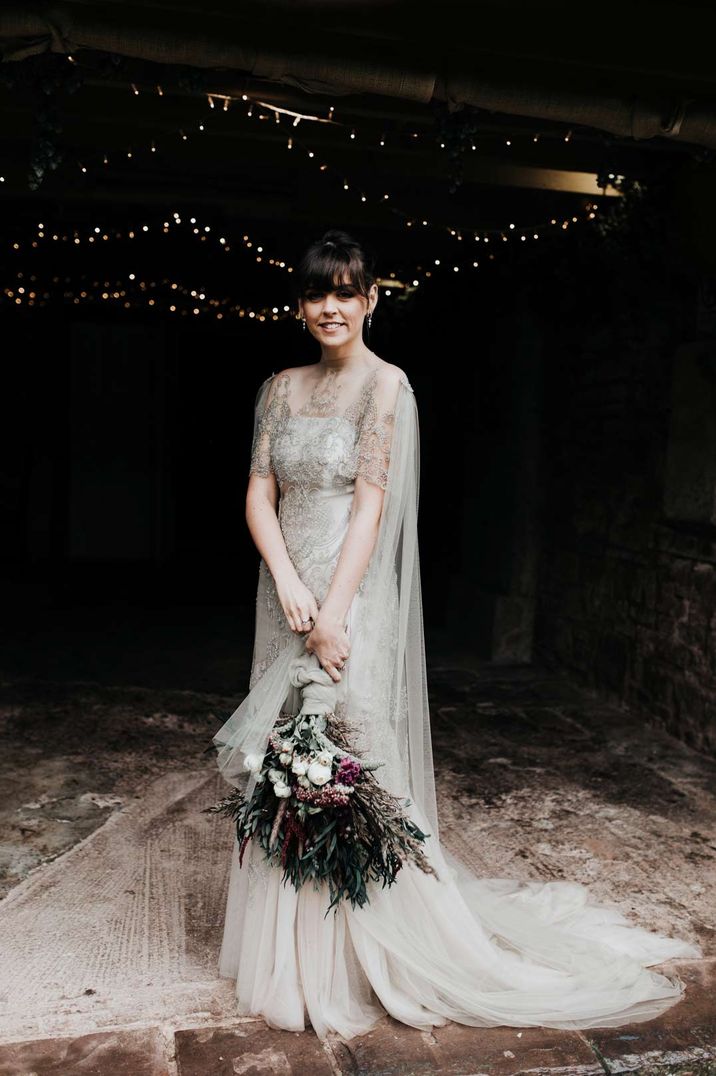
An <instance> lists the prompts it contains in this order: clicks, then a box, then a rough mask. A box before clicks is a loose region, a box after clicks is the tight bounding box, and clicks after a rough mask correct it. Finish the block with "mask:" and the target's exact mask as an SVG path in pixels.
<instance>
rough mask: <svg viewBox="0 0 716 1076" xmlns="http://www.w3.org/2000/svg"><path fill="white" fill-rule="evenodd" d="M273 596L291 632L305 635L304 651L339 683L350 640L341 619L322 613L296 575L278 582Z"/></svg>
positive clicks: (326, 612) (348, 651)
mask: <svg viewBox="0 0 716 1076" xmlns="http://www.w3.org/2000/svg"><path fill="white" fill-rule="evenodd" d="M276 593H277V594H278V598H279V601H280V602H281V606H282V608H283V611H284V614H285V616H286V620H287V621H288V624H289V627H290V628H291V631H294V632H296V634H297V635H306V636H307V638H306V650H307V651H308V653H309V654H315V655H316V657H317V658H318V662H319V664H320V665H321V668H323V669H325V670H326V672H327V673H328V675H329V676H330V677H331V679H332V680H335V681H336V682H337V681H339V680H340V679H341V673H340V669H341V668H342V667H343V665H344V663H345V661H346V660H347V658H348V655H349V653H350V639H349V638H348V633H347V632H346V630H345V628H344V626H343V619H342V618H339V617H337V616H335V615H334V614H333V613H332V612H331V610H330V609H324V610H321V612H320V613H319V609H318V604H317V602H316V599H315V598H314V596H313V594H312V593H311V591H310V590H309V589H308V587H307V586H306V585H305V583H303V582H302V580H301V578H300V577H299V576H298V575H295V576H288V577H286V578H284V579H280V580H277V582H276ZM309 618H311V619H309Z"/></svg>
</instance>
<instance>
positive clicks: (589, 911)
mask: <svg viewBox="0 0 716 1076" xmlns="http://www.w3.org/2000/svg"><path fill="white" fill-rule="evenodd" d="M373 362H374V365H370V366H367V367H366V368H365V370H363V371H360V372H359V374H358V376H356V375H355V374H354V373H350V372H343V371H323V370H322V369H320V368H319V367H318V366H317V367H316V370H315V373H316V374H318V373H320V374H321V375H322V376H321V377H320V378H317V380H316V382H315V387H314V389H313V391H312V392H310V393H308V394H305V390H304V394H305V399H301V398H299V394H298V389H297V384H296V383H295V378H294V377H293V376H292V375H291V372H290V371H287V372H285V373H283V374H280V375H274V376H272V377H271V378H268V379H267V380H266V381H265V382H264V383H263V385H262V386H261V387H260V389H259V392H258V395H257V398H256V410H255V423H254V440H253V446H252V458H251V471H252V472H254V473H257V474H263V475H267V474H272V473H273V474H274V475H275V476H276V479H277V482H278V485H279V489H280V494H281V496H280V501H279V508H278V515H279V522H280V525H281V528H282V533H283V535H284V538H285V541H286V547H287V549H288V552H289V555H290V557H291V559H292V561H293V564H294V566H295V567H296V570H297V572H298V574H299V576H300V578H301V579H302V580H303V581H304V583H305V584H306V585H307V586H308V587H309V588H310V589H311V591H312V592H313V594H314V595H315V597H316V600H317V602H318V604H319V606H320V604H321V603H322V601H323V600H324V598H325V596H326V594H327V592H328V588H329V585H330V581H331V578H332V575H333V571H334V570H335V566H336V562H337V559H338V556H339V554H340V550H341V547H342V543H343V540H344V538H345V534H346V531H347V528H348V524H349V519H350V511H351V506H352V501H353V495H354V492H355V483H356V481H357V479H358V477H359V476H361V477H362V478H363V479H365V480H367V481H369V482H373V483H374V484H376V485H378V486H380V488H382V489H383V490H384V491H385V492H384V501H383V511H382V516H381V522H380V530H379V534H378V539H377V541H376V545H375V547H374V550H373V553H372V555H371V559H370V563H369V565H368V568H367V570H366V573H365V575H364V577H363V579H362V580H361V582H360V585H359V587H358V590H357V591H356V594H355V597H354V599H353V602H352V604H351V607H350V610H349V613H348V618H347V623H346V628H347V631H348V634H349V636H350V639H351V651H350V656H349V658H348V661H347V662H346V666H345V669H344V672H343V677H342V680H341V682H340V687H339V691H338V703H337V708H336V709H337V712H340V714H341V716H342V717H344V718H345V719H346V720H348V721H349V722H350V724H351V726H352V727H353V729H354V732H355V735H354V743H355V746H356V749H357V750H358V752H359V753H363V754H364V755H366V756H370V758H376V757H378V758H380V759H382V760H383V761H384V765H383V766H382V767H381V768H380V769H379V770H377V771H376V777H377V778H378V779H379V780H381V781H382V782H383V783H384V785H385V787H387V788H388V789H389V790H390V791H391V792H393V793H394V794H395V795H398V796H404V797H409V798H410V799H411V801H412V804H411V806H410V807H409V808H408V811H409V813H410V815H411V817H412V818H413V819H414V821H415V822H416V823H417V824H418V825H419V826H420V828H421V829H422V830H423V831H424V832H427V833H429V834H430V836H429V837H428V840H427V841H426V845H425V850H426V853H427V855H428V857H429V859H430V861H431V862H432V864H433V866H434V867H435V869H436V871H437V874H438V876H439V877H438V878H435V877H434V876H432V875H430V874H426V873H424V872H423V871H421V870H420V869H419V868H417V867H416V866H415V865H414V864H411V863H409V862H408V863H406V864H405V865H404V866H403V867H402V868H401V870H400V871H399V872H398V877H397V880H396V882H395V883H394V884H393V885H392V886H389V887H385V888H382V887H381V886H380V885H379V884H377V883H369V886H368V890H369V893H370V901H369V903H368V904H365V905H364V906H363V907H356V908H353V907H352V906H351V904H350V902H349V901H342V902H341V904H340V905H339V906H338V908H337V910H335V911H330V912H329V913H328V915H326V911H327V908H328V903H329V897H328V888H327V886H326V885H322V886H321V887H320V889H319V890H317V889H315V888H314V886H313V885H312V884H307V885H304V886H303V887H302V888H301V889H300V890H298V891H297V890H296V889H294V887H293V886H292V885H291V883H290V882H287V883H285V884H284V883H283V882H282V871H281V870H280V868H277V867H276V866H274V865H272V864H270V863H268V862H267V861H266V859H265V858H264V853H263V851H262V850H261V849H260V848H258V847H257V846H255V845H254V843H253V842H250V843H249V845H248V847H247V849H246V851H245V853H244V860H243V866H242V867H241V868H240V867H239V863H238V852H239V850H238V845H235V847H234V852H233V860H232V864H231V874H230V882H229V893H228V899H227V904H226V918H225V923H224V934H223V941H222V947H221V953H220V957H219V971H220V974H221V975H222V976H227V977H230V978H232V979H233V980H235V982H236V995H237V1011H238V1012H239V1013H241V1014H244V1015H250V1014H253V1015H260V1016H263V1017H264V1019H265V1020H266V1022H267V1023H268V1024H269V1025H270V1026H272V1027H277V1028H286V1029H289V1030H294V1031H297V1030H303V1029H304V1028H305V1027H306V1026H307V1025H308V1023H309V1022H310V1025H311V1026H312V1027H313V1029H314V1030H315V1032H316V1034H317V1035H318V1036H319V1037H321V1038H325V1037H326V1035H328V1034H329V1033H338V1034H340V1035H342V1036H343V1037H344V1038H350V1037H352V1036H354V1035H356V1034H360V1033H362V1032H365V1031H367V1030H368V1029H369V1028H370V1027H372V1026H373V1025H374V1024H375V1023H376V1021H378V1020H379V1019H380V1018H381V1017H383V1016H384V1015H385V1013H386V1012H388V1013H390V1014H391V1015H392V1016H394V1017H395V1018H396V1019H398V1020H400V1021H402V1022H404V1023H405V1024H409V1025H411V1026H413V1027H416V1028H421V1029H425V1030H428V1029H430V1028H431V1027H433V1026H435V1025H441V1024H445V1023H446V1022H447V1021H448V1020H455V1021H458V1022H460V1023H463V1024H468V1025H473V1026H476V1027H486V1026H494V1025H509V1026H513V1027H526V1026H545V1027H555V1028H569V1029H576V1028H589V1027H605V1026H618V1025H621V1024H624V1023H629V1022H633V1021H641V1020H648V1019H652V1018H653V1017H655V1016H658V1015H659V1014H660V1013H661V1012H663V1011H664V1010H665V1009H667V1008H669V1007H670V1006H671V1005H673V1004H674V1002H676V1001H678V1000H679V998H680V997H681V995H682V993H683V989H684V986H683V983H682V981H681V980H680V979H679V977H678V976H677V975H670V976H669V975H666V974H664V973H661V972H658V971H654V970H652V969H653V966H654V965H657V964H659V963H661V962H662V961H665V960H669V959H672V958H677V957H678V958H697V957H700V956H701V952H700V950H699V949H698V948H697V947H696V946H694V945H692V944H690V943H689V942H687V941H682V940H678V939H672V938H668V937H663V936H660V935H658V934H655V933H653V932H650V931H647V930H644V929H642V928H641V927H638V926H636V925H634V924H632V923H630V922H629V921H628V920H627V919H626V917H625V916H624V915H623V914H622V913H621V912H619V911H618V910H617V909H616V908H613V907H610V906H607V905H600V904H597V903H595V902H593V901H592V900H591V899H590V895H589V891H588V889H587V888H586V887H585V886H582V885H580V884H577V883H571V882H559V881H558V882H555V881H549V882H539V881H533V882H528V883H519V882H516V881H512V880H510V879H486V878H479V877H477V876H476V875H475V874H474V873H473V872H472V871H471V870H470V869H469V868H468V867H467V866H466V865H464V864H462V863H461V862H460V861H459V860H457V859H456V858H455V857H454V856H453V855H452V854H451V853H450V852H449V851H448V850H447V849H446V848H445V847H443V846H442V845H441V843H440V839H439V828H438V818H437V810H436V805H435V785H434V772H433V761H432V751H431V743H430V715H429V710H428V696H427V683H426V671H425V651H424V633H423V619H422V606H421V588H420V567H419V557H418V544H417V509H418V488H419V433H418V415H417V407H416V402H415V397H414V394H413V391H412V388H411V386H410V383H409V381H408V379H407V377H406V376H405V374H404V373H403V372H402V371H401V370H399V369H398V368H396V367H393V366H390V365H389V364H381V365H378V364H377V363H376V360H373ZM304 646H305V643H304V640H303V639H302V637H300V636H296V635H294V634H293V633H292V632H291V631H290V629H289V627H288V624H287V622H286V620H285V617H284V615H283V612H282V609H281V606H280V603H279V601H278V596H277V594H276V589H275V585H274V582H273V579H272V578H271V575H270V573H269V571H268V569H267V567H266V564H265V563H264V561H263V560H262V561H261V563H260V566H259V579H258V591H257V603H256V634H255V643H254V653H253V661H252V669H251V676H250V681H249V693H248V695H247V696H246V698H245V699H244V700H243V701H242V703H241V705H240V706H239V707H238V708H237V710H236V711H235V712H234V714H232V715H231V717H230V718H229V720H228V721H227V722H226V723H225V724H224V725H223V726H222V728H221V729H220V730H219V732H218V733H217V735H216V736H215V737H214V742H215V744H216V747H217V749H218V763H219V766H220V768H221V770H222V773H223V774H224V775H225V776H226V778H227V780H229V781H230V782H231V783H233V784H237V785H240V786H242V787H245V789H246V791H247V794H250V793H251V791H252V788H253V784H252V778H250V776H249V775H248V774H247V773H246V771H245V770H244V769H243V759H244V757H245V755H246V754H247V753H256V752H258V753H263V750H264V746H265V742H266V737H267V735H268V732H269V731H270V729H271V727H272V725H273V722H274V720H275V719H276V718H277V717H278V714H279V712H280V711H281V710H282V709H288V710H289V711H290V712H291V713H295V712H297V709H298V705H299V698H298V695H297V692H296V689H295V688H292V687H291V686H290V683H289V680H288V674H287V670H288V666H289V664H290V662H291V660H292V659H293V658H294V657H295V656H296V655H297V654H298V653H300V652H301V649H302V648H303V647H304Z"/></svg>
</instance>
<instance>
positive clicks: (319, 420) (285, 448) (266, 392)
mask: <svg viewBox="0 0 716 1076" xmlns="http://www.w3.org/2000/svg"><path fill="white" fill-rule="evenodd" d="M396 372H397V373H396ZM398 381H402V383H403V384H404V385H405V386H406V388H408V389H410V391H411V392H412V386H411V385H410V383H409V381H408V379H407V377H406V376H405V374H404V373H403V372H402V370H399V369H398V368H397V367H392V366H387V364H386V369H385V370H383V369H381V368H380V367H372V368H371V369H369V370H368V371H367V373H366V374H365V375H364V376H363V377H362V378H358V379H353V380H352V381H350V380H347V379H343V378H342V375H341V373H340V372H339V371H337V370H328V371H327V372H326V373H325V374H324V375H323V376H322V377H321V378H319V379H317V380H315V382H314V384H313V388H312V390H311V391H310V392H309V394H308V396H307V398H306V399H305V402H303V403H301V402H300V401H299V400H296V399H295V397H296V395H297V389H296V387H295V386H294V378H293V377H292V376H291V374H290V373H289V372H288V371H284V372H283V373H281V374H272V375H271V377H269V378H267V379H266V381H264V383H263V385H262V386H261V388H260V389H259V393H258V397H257V408H256V421H255V428H254V440H253V445H252V449H251V465H250V468H249V473H251V474H259V475H264V476H265V475H269V474H271V473H273V474H275V476H276V479H277V482H278V485H279V488H280V490H281V492H282V493H283V492H284V490H285V488H286V487H287V486H288V485H292V484H297V485H301V486H303V487H305V488H306V489H310V488H313V489H324V490H325V489H330V488H337V489H340V488H341V487H344V486H346V485H349V484H350V483H352V482H353V481H354V480H355V478H356V477H357V476H358V475H359V474H360V475H362V476H363V477H364V478H366V479H367V480H368V481H369V482H374V483H375V484H376V485H379V486H380V487H381V488H382V489H385V486H386V483H387V479H388V464H389V457H390V441H391V436H392V426H393V420H394V417H395V416H394V412H393V407H394V404H395V396H396V390H397V382H398Z"/></svg>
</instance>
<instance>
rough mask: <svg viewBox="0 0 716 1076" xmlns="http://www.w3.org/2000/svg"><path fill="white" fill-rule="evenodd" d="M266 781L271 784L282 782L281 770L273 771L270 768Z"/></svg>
mask: <svg viewBox="0 0 716 1076" xmlns="http://www.w3.org/2000/svg"><path fill="white" fill-rule="evenodd" d="M268 779H269V781H271V782H273V783H275V782H276V781H283V770H275V769H273V767H272V768H271V769H270V770H269V772H268Z"/></svg>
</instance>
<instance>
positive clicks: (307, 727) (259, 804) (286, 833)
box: [204, 670, 438, 914]
mask: <svg viewBox="0 0 716 1076" xmlns="http://www.w3.org/2000/svg"><path fill="white" fill-rule="evenodd" d="M303 671H304V673H305V670H303ZM320 673H321V674H322V676H323V677H324V678H326V679H328V674H327V673H325V672H323V670H320ZM310 679H311V680H313V681H314V682H315V680H317V679H319V677H318V674H316V673H314V674H313V675H312V676H311V677H310ZM324 683H325V681H324ZM333 686H334V685H333ZM314 695H315V692H314ZM312 709H313V710H321V709H323V710H324V711H325V704H321V703H319V704H318V705H312V704H311V698H310V695H309V697H304V702H303V706H302V709H301V711H300V712H299V713H298V714H296V715H293V716H292V715H291V714H288V713H285V712H283V711H282V712H281V713H280V715H279V718H278V720H277V721H276V722H275V724H274V727H273V729H272V731H271V733H270V734H269V737H268V744H267V748H266V751H265V753H264V755H263V756H261V755H258V754H247V755H246V756H245V758H244V767H245V768H246V769H247V770H248V771H249V773H250V774H251V776H252V777H253V778H255V782H254V786H253V792H252V794H251V795H250V796H247V795H246V793H244V791H243V790H242V789H240V788H238V787H237V788H234V789H233V791H232V792H231V793H230V795H229V796H227V797H226V798H225V799H222V800H220V801H219V803H216V804H214V805H213V806H211V807H207V808H204V810H205V812H213V813H217V814H223V815H226V816H228V817H230V818H232V819H233V820H234V821H235V823H236V836H237V840H238V841H239V845H240V852H239V864H240V865H243V856H244V852H245V850H246V845H247V844H248V842H249V841H250V840H254V841H256V842H257V843H258V844H259V845H260V847H261V848H263V850H264V853H265V856H266V858H267V859H268V860H269V861H271V862H273V863H275V864H276V866H278V865H279V864H280V866H281V867H282V868H283V881H284V883H285V882H286V880H288V879H290V880H291V882H292V884H293V885H294V886H295V888H296V889H299V888H300V887H301V886H302V885H303V884H304V883H305V882H307V881H308V880H309V879H313V881H314V886H315V887H316V888H318V886H319V884H320V882H322V881H325V882H327V884H328V887H329V895H330V898H331V899H330V904H329V906H328V911H330V909H331V908H333V907H334V906H337V905H338V903H339V902H340V901H341V900H342V899H349V900H350V901H351V904H352V906H353V907H355V906H356V904H358V905H359V906H362V905H363V904H365V903H366V902H367V901H368V895H367V891H366V883H367V882H368V880H369V879H373V880H375V881H382V884H383V888H385V886H386V885H392V884H393V882H394V881H395V879H396V876H397V873H398V871H399V870H400V868H401V866H402V865H403V863H404V861H405V860H406V859H411V860H412V861H413V862H414V863H415V864H416V865H417V866H418V867H419V868H420V869H421V870H422V871H424V872H425V873H426V874H433V875H435V877H436V878H437V877H438V874H437V872H436V871H435V869H434V868H433V866H432V865H431V864H430V862H429V861H428V859H427V857H426V855H425V853H424V851H423V849H422V842H423V841H424V840H425V838H426V837H427V836H429V834H425V833H423V832H422V831H421V829H420V828H419V827H418V826H417V825H416V824H415V823H414V822H413V821H412V819H410V818H409V817H408V816H407V814H406V813H405V811H404V807H406V806H409V805H410V802H411V801H410V800H409V799H405V800H401V799H399V798H398V797H396V796H393V795H392V794H391V793H389V792H388V791H387V789H385V788H383V787H382V786H381V785H380V784H379V782H378V781H377V780H376V778H375V777H374V775H373V771H374V770H376V769H377V768H378V767H379V766H381V765H383V763H382V762H380V761H370V760H364V759H361V758H359V757H358V756H356V755H355V754H354V753H353V751H352V750H351V748H350V743H349V727H348V723H347V722H346V721H345V720H344V719H343V718H342V717H339V716H338V715H337V714H336V713H335V712H329V713H326V712H318V713H311V712H309V711H310V710H312ZM250 783H251V782H250ZM328 911H327V912H326V914H328Z"/></svg>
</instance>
